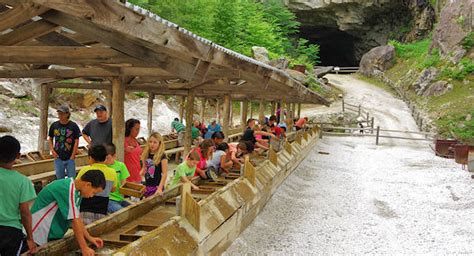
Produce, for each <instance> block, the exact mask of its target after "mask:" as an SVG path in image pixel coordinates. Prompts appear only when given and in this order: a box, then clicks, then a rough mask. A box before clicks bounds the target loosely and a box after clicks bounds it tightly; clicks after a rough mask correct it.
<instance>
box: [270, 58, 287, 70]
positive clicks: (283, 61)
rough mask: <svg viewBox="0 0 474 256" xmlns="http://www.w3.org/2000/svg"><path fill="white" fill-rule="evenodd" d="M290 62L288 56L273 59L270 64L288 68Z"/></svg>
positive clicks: (279, 67)
mask: <svg viewBox="0 0 474 256" xmlns="http://www.w3.org/2000/svg"><path fill="white" fill-rule="evenodd" d="M289 63H290V61H289V60H287V59H286V58H278V59H276V60H271V61H270V62H269V63H268V64H270V66H273V67H275V68H278V69H287V68H288V64H289Z"/></svg>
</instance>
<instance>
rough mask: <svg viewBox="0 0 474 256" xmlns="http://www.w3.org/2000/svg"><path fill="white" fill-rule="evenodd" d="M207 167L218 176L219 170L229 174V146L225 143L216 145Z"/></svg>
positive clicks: (230, 162)
mask: <svg viewBox="0 0 474 256" xmlns="http://www.w3.org/2000/svg"><path fill="white" fill-rule="evenodd" d="M207 165H208V166H209V170H210V171H214V172H215V173H216V174H217V175H220V172H221V170H222V171H224V172H225V173H229V169H230V168H232V166H233V162H232V159H231V156H230V151H229V145H227V143H225V142H224V143H221V144H219V145H217V147H216V152H214V154H213V155H212V159H211V160H209V161H208V162H207Z"/></svg>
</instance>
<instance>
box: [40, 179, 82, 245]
mask: <svg viewBox="0 0 474 256" xmlns="http://www.w3.org/2000/svg"><path fill="white" fill-rule="evenodd" d="M80 201H81V197H80V196H79V191H77V190H76V188H75V185H74V179H73V178H70V179H62V180H56V181H53V182H52V183H50V184H49V185H47V186H46V187H45V188H43V190H41V192H40V193H39V194H38V197H37V198H36V200H35V202H34V204H33V207H31V214H32V219H33V240H34V241H35V242H36V243H37V244H39V245H44V244H46V243H47V242H48V241H51V240H56V239H61V238H63V236H64V234H65V233H66V231H67V230H68V228H69V227H70V225H71V221H72V220H73V219H77V218H79V205H80Z"/></svg>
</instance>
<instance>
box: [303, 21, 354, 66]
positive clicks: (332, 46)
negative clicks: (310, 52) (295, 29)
mask: <svg viewBox="0 0 474 256" xmlns="http://www.w3.org/2000/svg"><path fill="white" fill-rule="evenodd" d="M300 37H301V38H305V39H307V40H309V42H310V43H315V44H318V45H319V47H320V48H319V56H320V64H319V65H320V66H339V67H357V66H359V61H360V60H358V59H357V57H356V53H355V41H357V38H356V37H354V36H352V35H350V34H348V33H346V32H344V31H341V30H339V29H337V28H330V27H302V28H301V29H300Z"/></svg>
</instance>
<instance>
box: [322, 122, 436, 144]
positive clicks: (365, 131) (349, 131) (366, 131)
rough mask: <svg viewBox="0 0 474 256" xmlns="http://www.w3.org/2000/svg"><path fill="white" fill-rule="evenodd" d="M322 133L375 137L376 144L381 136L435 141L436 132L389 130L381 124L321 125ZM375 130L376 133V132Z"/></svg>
mask: <svg viewBox="0 0 474 256" xmlns="http://www.w3.org/2000/svg"><path fill="white" fill-rule="evenodd" d="M321 130H322V132H321V134H322V135H331V136H356V137H375V145H378V144H379V141H380V138H388V139H400V140H413V141H431V142H432V141H434V140H435V136H436V134H434V133H428V132H418V131H401V130H389V129H381V128H380V126H377V128H375V129H374V128H372V127H367V128H358V127H332V126H331V127H327V126H326V127H325V126H322V127H321ZM374 132H375V134H374ZM383 133H401V134H416V135H421V136H422V137H421V138H413V137H403V136H393V135H389V134H383Z"/></svg>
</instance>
